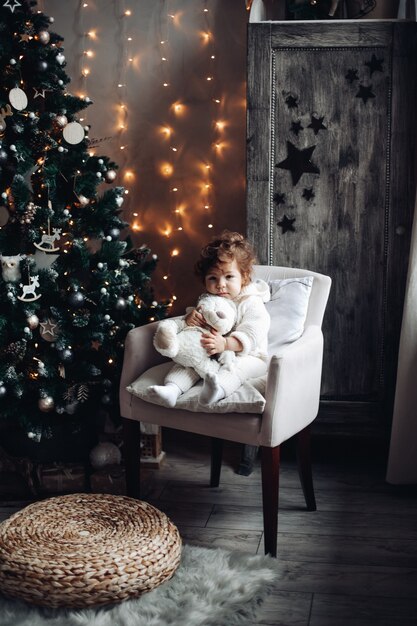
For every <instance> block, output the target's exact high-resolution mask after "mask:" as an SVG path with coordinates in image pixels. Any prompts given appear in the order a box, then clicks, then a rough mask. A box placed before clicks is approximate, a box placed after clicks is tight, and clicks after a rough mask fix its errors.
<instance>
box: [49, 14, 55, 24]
mask: <svg viewBox="0 0 417 626" xmlns="http://www.w3.org/2000/svg"><path fill="white" fill-rule="evenodd" d="M49 21H50V23H51V24H53V23H54V22H55V18H54V17H52V16H51V17H50V18H49Z"/></svg>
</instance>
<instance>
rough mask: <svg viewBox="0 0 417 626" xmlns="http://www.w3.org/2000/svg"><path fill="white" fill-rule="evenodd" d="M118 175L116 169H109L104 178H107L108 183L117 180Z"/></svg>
mask: <svg viewBox="0 0 417 626" xmlns="http://www.w3.org/2000/svg"><path fill="white" fill-rule="evenodd" d="M116 176H117V172H116V170H107V172H106V173H105V175H104V178H105V179H106V181H107V182H108V183H112V182H113V181H114V180H115V178H116Z"/></svg>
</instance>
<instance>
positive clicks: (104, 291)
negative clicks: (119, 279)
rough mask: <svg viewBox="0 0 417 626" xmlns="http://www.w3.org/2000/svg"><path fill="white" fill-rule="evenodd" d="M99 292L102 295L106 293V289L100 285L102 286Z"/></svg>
mask: <svg viewBox="0 0 417 626" xmlns="http://www.w3.org/2000/svg"><path fill="white" fill-rule="evenodd" d="M100 293H102V294H103V296H105V295H106V293H107V289H106V288H105V287H102V288H101V289H100Z"/></svg>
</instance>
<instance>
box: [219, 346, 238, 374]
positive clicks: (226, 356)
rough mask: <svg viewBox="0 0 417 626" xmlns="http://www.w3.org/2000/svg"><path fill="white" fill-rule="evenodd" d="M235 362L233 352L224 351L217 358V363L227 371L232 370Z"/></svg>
mask: <svg viewBox="0 0 417 626" xmlns="http://www.w3.org/2000/svg"><path fill="white" fill-rule="evenodd" d="M235 361H236V354H235V353H234V352H233V350H225V351H224V352H222V353H221V354H220V356H219V363H220V364H221V365H222V366H223V367H224V368H225V369H227V370H232V368H233V364H234V362H235Z"/></svg>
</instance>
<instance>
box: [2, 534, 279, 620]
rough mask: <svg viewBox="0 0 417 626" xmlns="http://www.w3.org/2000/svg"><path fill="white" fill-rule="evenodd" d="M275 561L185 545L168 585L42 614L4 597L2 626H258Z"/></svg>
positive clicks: (273, 578) (272, 577) (270, 585)
mask: <svg viewBox="0 0 417 626" xmlns="http://www.w3.org/2000/svg"><path fill="white" fill-rule="evenodd" d="M276 571H277V570H276V561H275V559H272V558H270V557H265V556H252V555H250V554H243V553H237V552H227V551H225V550H220V549H216V550H211V549H207V548H198V547H193V546H185V547H184V548H183V556H182V559H181V564H180V566H179V568H178V570H177V571H176V572H175V574H174V576H173V577H172V579H171V580H169V581H168V582H166V583H164V584H162V585H161V586H160V587H158V588H157V589H155V590H154V591H151V592H149V593H148V594H146V595H144V596H142V597H141V598H139V599H137V600H129V601H127V602H123V603H122V604H118V605H115V606H112V607H111V608H104V609H86V610H71V611H70V610H63V609H62V610H57V609H41V608H35V607H33V606H29V605H27V604H24V603H22V602H16V601H13V600H7V599H5V598H2V597H0V624H1V626H253V625H254V624H255V623H256V621H255V620H256V609H257V607H258V606H259V604H260V602H261V601H262V599H263V598H264V597H265V596H266V595H267V594H268V593H269V592H270V591H271V589H272V587H273V583H274V580H276V579H277V574H276Z"/></svg>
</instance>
